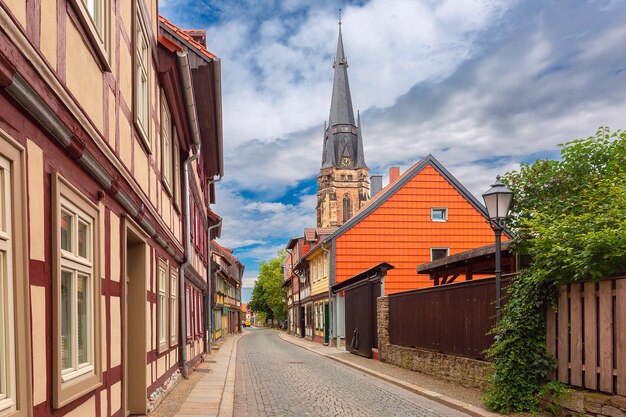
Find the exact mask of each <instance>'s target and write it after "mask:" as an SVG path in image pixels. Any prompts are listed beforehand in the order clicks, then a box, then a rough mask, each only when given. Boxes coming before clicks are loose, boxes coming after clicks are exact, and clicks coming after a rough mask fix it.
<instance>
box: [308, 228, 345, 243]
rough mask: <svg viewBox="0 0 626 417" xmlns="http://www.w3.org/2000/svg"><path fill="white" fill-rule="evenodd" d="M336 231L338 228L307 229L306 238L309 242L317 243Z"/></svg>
mask: <svg viewBox="0 0 626 417" xmlns="http://www.w3.org/2000/svg"><path fill="white" fill-rule="evenodd" d="M335 230H337V228H336V227H305V228H304V238H305V239H306V240H307V241H308V242H316V241H317V240H319V239H323V238H325V237H326V236H328V235H330V234H331V233H332V232H334V231H335Z"/></svg>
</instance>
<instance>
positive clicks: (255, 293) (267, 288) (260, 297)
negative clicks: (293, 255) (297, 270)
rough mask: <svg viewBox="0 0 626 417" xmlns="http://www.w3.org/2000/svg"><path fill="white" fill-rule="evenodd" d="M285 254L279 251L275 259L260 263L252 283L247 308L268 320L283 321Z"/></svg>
mask: <svg viewBox="0 0 626 417" xmlns="http://www.w3.org/2000/svg"><path fill="white" fill-rule="evenodd" d="M286 256H287V254H286V252H285V251H279V252H278V254H277V256H276V257H275V258H272V259H270V260H269V261H263V262H261V269H260V270H259V277H258V278H257V280H256V281H255V283H254V288H253V290H252V298H251V299H250V303H249V304H248V305H249V308H250V309H251V310H252V311H255V312H257V313H265V314H266V317H267V319H269V320H272V321H273V320H274V319H276V320H279V321H282V320H285V319H286V318H287V306H286V305H285V290H284V288H282V284H283V282H284V281H283V262H284V261H285V258H286Z"/></svg>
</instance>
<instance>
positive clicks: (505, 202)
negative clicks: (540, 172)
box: [483, 175, 513, 324]
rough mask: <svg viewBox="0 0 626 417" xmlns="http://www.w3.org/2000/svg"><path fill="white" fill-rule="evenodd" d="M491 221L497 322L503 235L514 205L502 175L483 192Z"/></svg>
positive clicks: (511, 192)
mask: <svg viewBox="0 0 626 417" xmlns="http://www.w3.org/2000/svg"><path fill="white" fill-rule="evenodd" d="M483 200H485V206H486V207H487V214H488V215H489V222H490V224H491V228H492V229H493V232H494V234H495V235H496V254H495V255H496V271H495V272H496V324H497V323H499V322H500V286H501V285H500V278H501V274H502V271H501V265H500V260H501V254H500V252H501V251H502V244H501V236H502V230H503V229H504V226H505V223H506V219H507V217H508V216H509V211H510V210H511V206H512V205H513V191H511V190H509V189H508V188H506V187H505V186H504V184H502V181H500V176H499V175H498V176H497V177H496V182H495V183H493V184H492V185H491V188H489V190H487V192H485V193H484V194H483Z"/></svg>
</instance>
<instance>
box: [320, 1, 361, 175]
mask: <svg viewBox="0 0 626 417" xmlns="http://www.w3.org/2000/svg"><path fill="white" fill-rule="evenodd" d="M338 23H339V36H338V38H337V55H336V56H335V62H334V63H333V69H334V80H333V94H332V97H331V102H330V115H329V117H328V126H327V128H326V130H325V133H324V147H323V151H322V153H323V155H322V168H331V167H336V168H343V169H346V168H348V169H358V168H366V169H367V165H365V157H364V155H363V143H362V138H361V132H360V127H357V125H356V121H355V120H354V109H353V108H352V95H351V94H350V84H349V82H348V61H347V59H346V53H345V50H344V47H343V34H342V32H341V11H339V22H338ZM359 125H360V122H359Z"/></svg>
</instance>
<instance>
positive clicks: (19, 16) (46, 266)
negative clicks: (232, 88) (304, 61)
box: [0, 0, 223, 417]
mask: <svg viewBox="0 0 626 417" xmlns="http://www.w3.org/2000/svg"><path fill="white" fill-rule="evenodd" d="M81 4H82V2H81V1H80V0H53V1H47V0H46V1H44V0H33V1H30V0H28V1H27V0H22V1H20V0H12V1H10V2H6V1H4V0H0V142H2V143H0V153H2V152H3V151H2V149H4V148H3V146H4V145H10V146H13V147H15V148H17V149H21V153H22V155H23V172H22V173H21V174H22V175H23V179H24V181H23V185H24V191H25V193H24V194H25V201H24V205H25V207H23V210H22V213H24V219H18V218H17V217H16V218H15V222H19V224H17V223H16V224H15V225H16V226H19V227H23V228H24V230H25V236H24V239H23V245H24V248H25V254H26V255H25V256H22V258H23V259H22V260H24V264H25V267H26V270H25V271H24V274H21V275H20V277H26V278H25V279H23V281H24V282H21V281H20V283H21V284H23V285H24V287H25V288H26V289H27V290H28V291H29V293H30V297H29V298H30V302H29V303H26V304H25V308H26V309H28V312H27V315H26V316H28V314H30V320H29V322H30V323H31V325H30V327H31V328H29V329H28V331H27V332H26V333H23V334H22V333H20V334H18V335H17V338H18V339H19V340H16V345H17V346H21V345H22V344H24V343H26V344H27V345H28V346H30V348H29V349H32V354H29V355H27V357H24V356H20V355H18V356H19V357H18V359H17V360H18V361H22V360H24V361H25V368H24V369H30V371H29V372H28V373H27V374H30V375H29V378H28V383H29V385H31V386H30V387H29V388H28V390H27V391H28V392H29V394H28V395H27V396H26V397H25V399H24V401H20V405H19V407H20V409H19V410H18V411H19V412H20V413H22V414H23V415H33V416H35V417H38V416H64V415H67V414H69V413H72V414H73V415H80V416H96V417H104V416H125V415H127V414H128V413H135V412H137V413H140V414H144V413H146V412H147V411H148V410H149V409H150V408H152V407H154V406H156V405H157V404H158V402H159V401H160V397H159V396H154V395H153V394H154V393H155V392H160V391H159V390H158V389H159V388H160V387H161V386H163V385H164V383H165V382H166V381H167V380H168V379H170V378H173V377H176V376H177V375H178V373H179V367H180V361H179V357H180V349H182V348H186V349H187V352H188V355H187V358H188V359H189V363H190V364H191V367H193V364H194V363H195V362H197V361H198V360H200V357H201V353H202V351H203V350H204V344H203V343H202V337H201V331H200V332H199V335H200V337H196V336H197V335H195V334H194V337H193V338H192V339H193V340H191V341H190V344H189V345H186V344H185V343H184V341H185V339H184V337H185V335H183V334H182V333H181V332H180V331H178V333H177V334H175V335H174V338H171V337H169V336H171V334H170V333H168V334H167V335H166V336H168V337H166V342H165V345H164V346H163V343H162V342H161V340H162V338H161V337H160V334H159V333H158V332H159V327H158V325H159V324H161V322H162V320H165V321H166V323H165V329H166V331H167V332H169V331H170V330H169V329H171V328H172V326H171V321H172V320H175V321H176V326H174V328H175V329H180V327H181V320H183V319H184V318H183V317H180V315H177V316H176V317H174V315H173V314H172V313H171V310H170V309H169V308H168V309H167V311H166V312H164V313H163V314H160V313H161V309H162V308H163V306H161V307H159V300H160V298H159V297H160V294H162V292H163V290H165V293H166V295H167V301H168V302H169V300H170V299H169V296H170V294H172V291H171V288H170V287H171V286H172V284H171V282H172V280H171V279H170V278H171V277H172V276H174V277H177V273H178V271H179V267H180V265H181V263H182V262H183V261H184V260H185V253H184V247H183V236H184V230H183V223H184V222H183V215H182V212H183V210H182V207H180V206H179V205H178V204H177V203H176V201H175V196H174V195H172V192H170V191H168V190H167V187H165V185H164V183H163V180H162V169H163V167H162V162H161V161H162V152H163V150H162V147H161V144H160V133H159V132H160V127H161V126H160V123H161V114H160V113H161V112H160V103H159V97H161V91H162V93H163V97H165V100H166V101H167V103H166V105H167V106H168V107H169V111H170V112H171V115H172V124H173V130H174V131H175V132H176V135H175V136H176V137H177V140H178V141H179V143H178V145H179V148H178V149H179V152H178V154H174V155H173V157H174V160H175V161H177V162H178V163H179V164H180V165H179V166H182V162H183V160H184V158H185V157H186V156H187V155H188V154H189V153H190V152H191V148H192V146H191V144H192V142H193V141H192V138H191V136H192V132H191V128H190V127H189V126H190V125H189V114H188V113H187V112H188V110H187V107H186V106H185V98H184V96H183V93H182V87H181V85H180V81H179V80H180V74H179V71H180V68H179V67H178V66H176V65H175V64H176V63H177V61H176V60H177V58H178V57H177V55H176V52H177V51H178V50H175V51H171V50H168V48H167V47H166V46H164V45H166V44H168V42H167V41H163V42H160V41H159V40H162V39H163V37H164V36H165V37H168V36H169V37H170V38H171V39H170V41H169V44H171V43H172V42H174V41H176V39H174V38H175V37H176V36H178V35H177V33H174V34H163V35H161V36H159V17H158V10H157V1H156V0H132V1H130V0H129V1H120V0H102V4H103V5H104V7H105V8H104V11H105V15H106V19H105V20H106V28H107V29H106V31H107V33H106V34H105V35H106V36H105V37H106V38H107V41H106V42H105V45H104V46H105V50H104V55H103V54H102V51H100V50H99V49H98V48H99V46H98V45H96V44H94V42H93V36H92V33H91V32H90V31H92V30H93V28H91V26H90V24H89V22H88V21H87V20H85V19H84V14H83V12H84V10H82V9H81ZM138 24H142V25H144V26H145V27H146V31H147V32H148V49H149V54H148V60H147V65H148V67H149V86H148V88H149V94H150V101H149V103H150V105H149V111H148V115H147V120H148V132H149V135H148V136H149V138H148V141H147V144H146V143H144V141H142V140H140V138H139V133H138V131H137V127H136V125H135V124H134V122H133V120H134V113H135V110H134V109H135V107H136V106H135V100H136V98H135V96H134V90H133V86H134V82H135V81H136V80H135V79H134V78H135V76H134V74H135V71H134V65H135V64H136V62H135V61H134V59H133V57H134V56H135V53H134V51H135V49H134V48H135V46H136V42H135V39H134V35H133V34H134V33H135V29H136V25H138ZM172 39H174V40H172ZM180 43H182V41H181V42H180ZM179 50H184V51H186V52H187V53H188V54H189V55H190V56H191V55H193V54H195V55H194V56H196V58H197V56H200V57H204V58H203V59H205V60H206V61H207V62H208V61H211V59H210V58H209V57H208V56H206V55H205V54H204V52H203V51H205V49H204V48H203V47H202V45H183V46H180V47H179ZM196 58H194V59H196ZM214 61H217V60H216V59H214V60H213V61H211V62H208V65H207V67H208V69H207V70H203V71H205V73H199V72H197V71H196V72H194V71H195V69H194V68H193V66H192V76H193V77H195V78H198V79H204V83H205V84H206V85H209V84H210V85H211V89H210V90H209V94H207V91H203V92H195V94H197V95H198V96H202V100H203V102H202V103H198V105H197V106H196V108H197V111H198V112H199V113H200V115H199V116H200V117H198V118H199V119H202V120H206V122H203V124H202V125H201V126H200V140H201V142H202V145H203V147H202V148H203V153H202V156H201V158H200V161H199V162H198V163H196V164H195V165H193V166H192V168H193V170H192V172H193V174H192V175H191V176H190V177H191V178H190V183H191V192H190V193H191V195H192V200H193V201H194V204H195V207H196V212H195V214H196V218H197V220H198V221H199V223H198V224H196V228H197V230H198V233H197V236H198V239H197V241H194V246H195V249H194V250H193V257H194V262H192V264H191V266H190V267H189V268H187V271H186V280H187V281H188V287H187V288H189V289H190V290H193V291H195V293H194V294H196V300H197V301H196V303H195V304H194V309H195V310H194V311H198V310H200V311H201V309H202V308H203V303H202V297H201V295H202V294H203V293H204V292H206V289H207V286H206V267H205V268H203V262H202V259H203V258H204V259H205V260H206V254H205V252H206V250H207V246H208V245H207V242H206V237H205V236H203V233H201V231H202V230H206V227H207V226H208V225H209V224H210V220H209V218H208V217H207V214H206V213H207V208H208V204H209V202H211V201H214V200H215V196H214V195H209V190H211V188H210V187H209V186H208V180H209V179H211V178H213V176H216V175H223V164H222V156H221V109H220V107H221V99H219V97H216V95H217V94H220V91H219V88H217V87H219V80H218V79H217V78H219V64H216V63H215V62H214ZM198 84H199V83H198ZM194 85H196V83H195V82H194ZM216 86H217V87H216ZM0 156H2V157H6V155H4V154H3V153H2V155H0ZM174 180H175V181H178V182H180V181H181V178H180V177H178V178H175V179H174ZM59 181H63V183H64V184H67V189H69V190H71V193H70V194H71V195H75V196H77V197H76V198H77V200H80V204H85V206H88V207H91V208H92V209H93V210H92V211H90V213H92V212H93V213H95V214H93V217H92V218H91V220H93V223H90V225H91V226H90V227H92V229H90V230H92V231H93V233H94V234H93V235H89V236H91V237H90V238H89V239H91V240H90V242H92V246H90V247H91V249H90V250H91V251H92V252H90V256H91V257H92V258H93V260H94V262H97V264H98V265H100V267H99V268H95V267H94V268H93V269H92V270H90V271H93V277H92V279H93V281H92V285H91V286H90V287H89V288H91V289H92V290H93V291H92V293H91V295H90V296H91V297H92V299H93V301H94V304H93V306H94V309H93V311H92V313H93V320H94V323H97V324H98V325H97V326H94V327H93V328H94V329H95V331H92V334H90V336H89V338H88V340H89V344H88V350H89V352H90V353H89V355H90V360H92V361H93V362H94V370H93V371H91V370H88V371H87V372H94V376H95V383H94V385H91V386H89V387H88V388H86V389H74V388H72V387H71V386H72V385H73V384H75V382H72V381H71V380H70V379H68V378H67V372H65V371H66V369H61V368H64V367H65V365H63V366H61V365H59V363H58V358H59V357H60V356H61V355H60V354H59V353H60V352H62V351H63V349H64V348H63V347H62V346H63V343H66V342H65V341H64V339H63V337H64V336H63V337H62V336H61V335H60V334H58V332H59V330H58V326H57V324H55V323H57V322H58V320H59V317H60V316H61V314H62V313H61V312H60V309H59V307H58V305H57V304H58V301H57V300H58V299H60V296H59V293H58V292H59V287H60V284H59V282H60V279H61V278H60V273H59V272H58V269H57V267H56V265H58V258H59V256H60V255H59V251H60V250H59V247H57V246H59V245H57V244H56V243H55V242H57V239H59V236H60V235H61V233H65V232H64V231H61V230H59V227H57V225H58V224H60V222H59V219H58V217H57V216H58V212H59V210H60V209H59V203H58V201H59V199H58V198H57V195H56V194H55V193H54V190H55V189H56V188H55V187H57V185H58V183H59ZM69 203H71V204H73V205H78V204H79V202H76V201H70V202H69ZM78 224H80V223H78ZM216 232H217V231H216ZM216 234H219V233H218V232H217V233H216ZM212 237H214V236H212ZM76 242H77V241H76ZM81 242H82V241H81ZM24 258H25V259H24ZM16 260H19V259H16ZM162 266H165V271H166V274H165V278H166V279H165V282H164V283H163V282H161V281H160V278H161V277H160V275H159V270H160V269H162ZM18 279H19V278H18ZM174 282H177V281H175V280H174ZM163 285H164V286H165V287H163ZM176 297H177V298H176V302H178V303H184V302H185V294H179V293H178V292H176ZM166 305H167V304H166ZM132 306H135V307H138V309H137V311H134V310H132V309H133V307H132ZM176 311H177V312H178V311H179V310H178V309H176ZM200 311H198V314H201V313H200ZM135 313H136V314H135ZM135 316H136V317H137V321H133V322H132V324H133V325H136V324H139V325H141V326H144V327H145V328H146V330H147V331H146V332H141V331H140V332H137V333H145V340H144V339H142V338H138V340H140V341H141V343H136V342H135V341H134V340H131V339H135V336H134V335H133V337H132V338H130V337H129V336H128V334H129V331H130V329H131V328H132V329H135V327H133V326H131V322H130V320H131V318H130V317H135ZM200 318H201V316H200ZM201 323H202V320H199V325H198V326H201ZM98 326H99V327H98ZM200 329H201V327H200ZM177 338H178V339H177ZM54 340H60V344H56V343H54V342H53V341H54ZM181 342H183V343H181ZM160 344H161V345H162V346H159V345H160ZM29 349H25V350H24V352H28V351H29ZM22 358H23V359H22ZM55 361H57V362H55ZM20 363H21V362H20ZM133 363H136V364H139V365H140V366H137V367H133V366H132V364H133ZM55 364H56V365H55ZM139 368H143V369H142V370H141V369H139ZM20 369H21V368H20ZM89 369H91V368H89ZM59 373H60V374H61V375H60V374H59ZM59 376H60V378H59ZM59 381H61V382H59ZM67 381H70V382H67ZM129 381H139V384H138V385H137V387H138V391H132V390H131V389H132V387H131V385H133V384H131V383H130V382H129ZM63 391H67V392H68V394H67V395H65V396H64V395H63V394H62V393H63ZM136 392H139V395H136V396H134V394H135V393H136ZM59 393H61V395H58V394H59ZM131 398H134V399H135V400H136V401H135V402H133V401H131ZM22 414H18V415H22Z"/></svg>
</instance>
